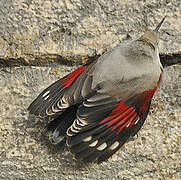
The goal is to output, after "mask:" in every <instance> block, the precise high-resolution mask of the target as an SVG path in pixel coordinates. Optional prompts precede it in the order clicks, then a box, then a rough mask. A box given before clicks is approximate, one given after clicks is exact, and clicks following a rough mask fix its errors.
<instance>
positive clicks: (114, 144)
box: [109, 141, 119, 150]
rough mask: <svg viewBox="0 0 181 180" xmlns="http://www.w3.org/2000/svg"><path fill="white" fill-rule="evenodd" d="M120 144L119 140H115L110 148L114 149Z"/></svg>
mask: <svg viewBox="0 0 181 180" xmlns="http://www.w3.org/2000/svg"><path fill="white" fill-rule="evenodd" d="M118 146H119V142H118V141H115V142H114V143H113V144H112V145H111V146H110V147H109V149H110V150H114V149H116V148H117V147H118Z"/></svg>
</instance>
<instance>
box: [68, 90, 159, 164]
mask: <svg viewBox="0 0 181 180" xmlns="http://www.w3.org/2000/svg"><path fill="white" fill-rule="evenodd" d="M155 90H156V88H155V89H153V90H150V91H149V92H144V94H143V95H144V101H142V102H141V100H142V96H141V95H139V96H137V97H134V98H132V99H130V100H129V101H128V102H129V104H126V103H124V102H123V101H120V102H117V101H116V99H114V98H113V97H109V96H108V95H106V94H96V95H94V96H93V97H91V98H89V99H87V100H86V101H84V103H83V104H82V105H81V106H80V107H79V109H78V112H77V119H76V120H75V121H74V123H73V125H72V126H71V127H70V128H69V129H68V130H67V135H68V139H67V145H68V146H69V147H70V149H71V151H72V152H73V153H74V154H75V156H76V158H79V159H83V160H84V161H86V162H93V161H98V162H102V161H104V160H106V159H108V158H109V157H110V156H111V155H112V154H114V153H115V152H116V151H117V150H119V148H120V147H121V146H122V145H123V144H124V143H125V142H126V141H127V140H128V139H129V137H130V136H134V135H135V134H136V133H137V132H138V131H139V130H140V128H141V126H142V125H143V123H144V121H145V119H146V117H147V115H148V112H149V108H150V104H151V99H152V96H153V94H154V92H155ZM145 99H146V100H145Z"/></svg>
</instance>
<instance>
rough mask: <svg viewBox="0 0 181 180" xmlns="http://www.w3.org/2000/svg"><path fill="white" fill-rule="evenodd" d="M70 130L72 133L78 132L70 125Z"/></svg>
mask: <svg viewBox="0 0 181 180" xmlns="http://www.w3.org/2000/svg"><path fill="white" fill-rule="evenodd" d="M70 130H71V131H72V132H73V133H78V132H79V131H78V130H76V129H74V127H73V126H71V127H70Z"/></svg>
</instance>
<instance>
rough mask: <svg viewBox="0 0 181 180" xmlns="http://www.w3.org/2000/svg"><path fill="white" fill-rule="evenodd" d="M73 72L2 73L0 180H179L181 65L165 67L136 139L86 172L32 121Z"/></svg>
mask: <svg viewBox="0 0 181 180" xmlns="http://www.w3.org/2000/svg"><path fill="white" fill-rule="evenodd" d="M72 68H75V67H67V66H60V67H56V68H55V67H51V68H49V67H15V68H3V69H1V70H0V97H1V98H0V107H1V108H0V179H6V180H8V179H12V180H14V179H23V180H24V179H26V180H32V179H35V180H36V179H47V180H48V179H74V180H76V179H77V180H79V179H138V180H140V179H164V180H167V179H174V180H177V179H178V180H179V179H181V146H180V141H181V94H180V92H181V83H180V82H181V65H175V66H170V67H167V68H166V69H165V70H166V75H165V83H164V84H163V85H162V88H161V89H160V90H159V92H158V93H157V96H155V98H154V101H153V103H152V107H151V111H150V115H149V116H148V118H147V120H146V123H145V124H144V126H143V128H142V130H141V131H140V132H139V134H138V137H137V138H136V137H135V140H134V141H130V142H128V143H127V144H126V145H125V146H124V147H123V148H121V150H120V151H119V152H118V153H117V154H115V155H114V156H113V157H112V158H111V159H109V161H108V162H105V163H103V164H101V165H96V164H93V165H89V166H84V165H83V164H81V163H78V162H76V161H75V160H74V159H73V156H72V154H71V153H69V151H68V149H67V148H66V147H65V146H63V145H58V146H53V145H51V144H50V143H49V141H48V140H47V139H46V138H45V137H41V130H42V129H41V128H42V127H43V126H44V125H45V123H46V122H43V121H40V120H38V119H35V118H33V117H29V116H28V112H27V110H26V109H27V107H28V105H29V104H30V102H31V101H32V100H33V99H34V98H35V97H36V96H37V95H38V94H39V92H40V91H41V90H43V89H44V88H45V87H47V86H48V85H49V84H51V83H52V82H53V81H55V80H57V79H58V78H60V77H62V76H63V75H65V74H66V73H68V72H70V71H71V70H72Z"/></svg>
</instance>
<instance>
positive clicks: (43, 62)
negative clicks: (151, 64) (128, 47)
mask: <svg viewBox="0 0 181 180" xmlns="http://www.w3.org/2000/svg"><path fill="white" fill-rule="evenodd" d="M99 57H100V55H96V56H92V57H84V58H83V57H68V58H64V57H61V56H60V55H57V56H54V57H52V58H51V57H47V58H46V57H43V58H41V57H36V58H35V59H34V60H32V61H27V60H26V59H24V58H17V59H16V58H7V59H3V58H0V68H5V67H17V66H18V67H21V66H36V67H54V66H60V65H66V66H74V65H77V66H78V65H82V64H85V63H87V62H90V61H94V60H96V59H97V58H99ZM82 59H84V63H83V61H82ZM160 60H161V63H162V65H163V66H164V67H167V66H172V65H174V64H181V54H176V53H175V54H160Z"/></svg>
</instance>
